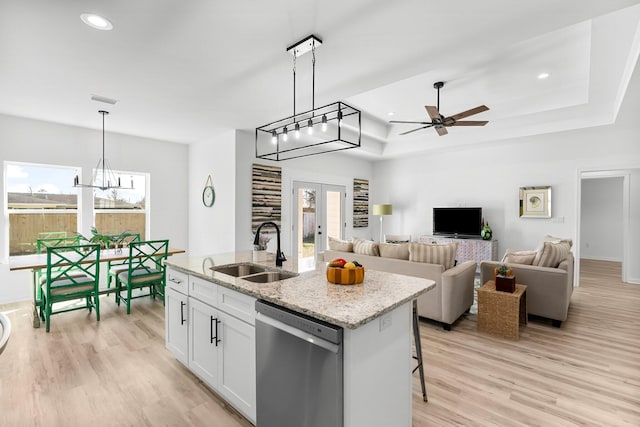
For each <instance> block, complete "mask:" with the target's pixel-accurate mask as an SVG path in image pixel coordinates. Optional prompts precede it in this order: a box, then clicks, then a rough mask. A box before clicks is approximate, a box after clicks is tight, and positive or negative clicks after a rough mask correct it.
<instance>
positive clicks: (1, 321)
mask: <svg viewBox="0 0 640 427" xmlns="http://www.w3.org/2000/svg"><path fill="white" fill-rule="evenodd" d="M0 327H2V335H0V354H2V352H3V351H4V349H5V347H6V346H7V343H8V342H9V337H10V336H11V320H9V318H8V317H7V316H6V315H5V314H4V313H0Z"/></svg>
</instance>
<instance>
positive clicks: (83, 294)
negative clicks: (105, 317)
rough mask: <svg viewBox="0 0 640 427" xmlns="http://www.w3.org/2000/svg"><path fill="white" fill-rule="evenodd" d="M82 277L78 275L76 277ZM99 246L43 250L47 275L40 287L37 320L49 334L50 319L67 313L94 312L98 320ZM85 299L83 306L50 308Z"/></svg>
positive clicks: (59, 247) (57, 247)
mask: <svg viewBox="0 0 640 427" xmlns="http://www.w3.org/2000/svg"><path fill="white" fill-rule="evenodd" d="M78 273H82V275H80V274H78ZM99 280H100V245H76V246H52V247H48V248H47V275H46V280H45V282H44V284H43V285H42V286H41V293H42V299H41V301H40V317H41V318H42V319H43V320H44V321H45V324H46V330H47V332H49V328H50V324H51V316H52V315H54V314H58V313H65V312H67V311H73V310H81V309H85V308H88V309H89V313H91V310H92V309H93V308H95V309H96V319H97V320H98V321H99V320H100V299H99V298H98V282H99ZM83 298H84V299H85V300H86V304H85V305H84V306H73V307H70V308H69V307H67V308H64V309H60V310H57V311H54V310H53V304H55V303H58V302H63V301H70V300H76V299H83Z"/></svg>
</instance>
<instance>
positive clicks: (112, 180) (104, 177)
mask: <svg viewBox="0 0 640 427" xmlns="http://www.w3.org/2000/svg"><path fill="white" fill-rule="evenodd" d="M98 113H100V114H101V115H102V157H101V158H100V159H99V160H98V164H97V165H96V168H95V169H94V171H93V180H92V181H91V184H81V183H80V178H79V177H78V175H76V176H75V177H74V178H73V186H74V187H86V188H97V189H99V190H102V191H104V190H111V189H121V190H133V177H132V178H131V186H129V187H127V186H126V184H125V186H123V185H122V182H121V180H120V177H119V176H117V175H116V174H115V173H114V172H113V170H112V169H111V166H110V165H109V161H108V160H107V159H106V158H105V156H104V116H105V115H107V114H109V112H108V111H104V110H99V111H98Z"/></svg>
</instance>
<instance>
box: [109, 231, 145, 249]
mask: <svg viewBox="0 0 640 427" xmlns="http://www.w3.org/2000/svg"><path fill="white" fill-rule="evenodd" d="M109 237H111V239H112V240H113V241H114V242H115V243H116V244H118V245H120V246H121V247H125V246H129V245H130V244H131V243H132V242H139V241H140V233H129V232H124V233H121V234H112V235H110V236H109Z"/></svg>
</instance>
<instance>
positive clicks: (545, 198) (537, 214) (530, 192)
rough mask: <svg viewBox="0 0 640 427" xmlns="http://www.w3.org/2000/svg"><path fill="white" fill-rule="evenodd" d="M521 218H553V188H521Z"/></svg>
mask: <svg viewBox="0 0 640 427" xmlns="http://www.w3.org/2000/svg"><path fill="white" fill-rule="evenodd" d="M520 218H551V187H550V186H545V187H520Z"/></svg>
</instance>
